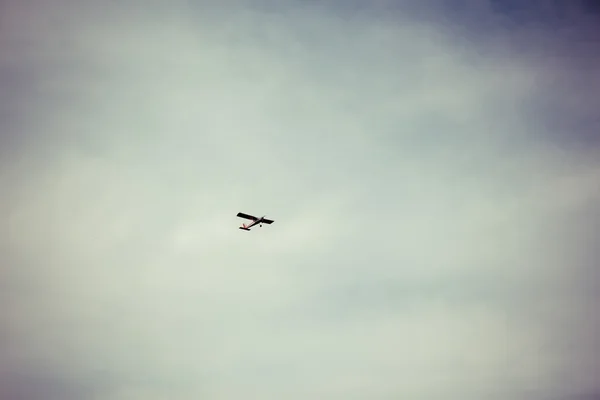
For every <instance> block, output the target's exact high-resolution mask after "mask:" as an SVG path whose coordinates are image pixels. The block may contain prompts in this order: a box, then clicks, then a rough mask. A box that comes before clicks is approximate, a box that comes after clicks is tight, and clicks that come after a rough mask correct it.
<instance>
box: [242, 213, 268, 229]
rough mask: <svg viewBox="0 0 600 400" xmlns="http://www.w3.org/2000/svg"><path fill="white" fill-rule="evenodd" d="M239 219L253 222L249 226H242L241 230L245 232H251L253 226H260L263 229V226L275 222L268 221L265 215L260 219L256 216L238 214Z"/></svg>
mask: <svg viewBox="0 0 600 400" xmlns="http://www.w3.org/2000/svg"><path fill="white" fill-rule="evenodd" d="M237 216H238V217H240V218H246V219H249V220H251V221H252V222H250V223H249V224H248V225H246V224H242V226H240V229H243V230H245V231H249V230H250V228H252V227H253V226H256V225H259V226H260V227H261V228H262V224H272V223H273V220H272V219H266V218H265V217H266V215H263V216H262V217H260V218H257V217H255V216H254V215H249V214H244V213H241V212H240V213H238V214H237Z"/></svg>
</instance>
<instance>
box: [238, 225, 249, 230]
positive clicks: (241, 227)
mask: <svg viewBox="0 0 600 400" xmlns="http://www.w3.org/2000/svg"><path fill="white" fill-rule="evenodd" d="M240 229H243V230H245V231H249V230H250V229H248V228H244V227H243V226H240Z"/></svg>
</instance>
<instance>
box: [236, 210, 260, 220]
mask: <svg viewBox="0 0 600 400" xmlns="http://www.w3.org/2000/svg"><path fill="white" fill-rule="evenodd" d="M237 216H238V217H240V218H246V219H251V220H252V221H256V220H257V219H258V218H256V217H255V216H253V215H249V214H244V213H241V212H240V213H238V214H237Z"/></svg>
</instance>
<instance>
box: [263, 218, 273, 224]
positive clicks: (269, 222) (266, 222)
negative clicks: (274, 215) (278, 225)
mask: <svg viewBox="0 0 600 400" xmlns="http://www.w3.org/2000/svg"><path fill="white" fill-rule="evenodd" d="M262 222H264V223H265V224H272V223H273V220H272V219H266V218H265V219H263V220H262Z"/></svg>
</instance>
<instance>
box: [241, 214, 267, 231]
mask: <svg viewBox="0 0 600 400" xmlns="http://www.w3.org/2000/svg"><path fill="white" fill-rule="evenodd" d="M265 217H266V215H263V216H262V217H260V218H258V219H257V220H256V221H252V222H250V223H249V224H248V225H246V224H244V228H248V229H250V228H252V227H253V226H256V225H260V227H261V228H262V221H263V219H265Z"/></svg>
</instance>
